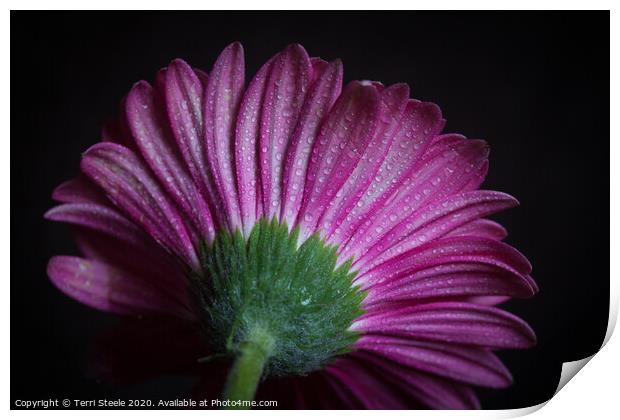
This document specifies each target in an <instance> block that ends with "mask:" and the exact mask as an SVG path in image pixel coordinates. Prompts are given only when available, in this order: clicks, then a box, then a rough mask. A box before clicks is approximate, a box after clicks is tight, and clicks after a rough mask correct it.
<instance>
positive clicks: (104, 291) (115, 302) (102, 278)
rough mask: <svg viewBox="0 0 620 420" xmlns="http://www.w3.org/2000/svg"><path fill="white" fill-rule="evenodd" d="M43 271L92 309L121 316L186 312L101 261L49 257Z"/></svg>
mask: <svg viewBox="0 0 620 420" xmlns="http://www.w3.org/2000/svg"><path fill="white" fill-rule="evenodd" d="M47 274H48V275H49V277H50V279H51V280H52V282H53V283H54V285H55V286H56V287H58V288H59V289H60V290H61V291H62V292H63V293H65V294H66V295H68V296H70V297H71V298H73V299H75V300H77V301H78V302H81V303H83V304H85V305H88V306H90V307H93V308H95V309H99V310H102V311H107V312H114V313H117V314H122V315H144V314H148V313H168V314H172V315H181V316H185V314H186V309H185V308H183V307H180V306H179V305H178V304H177V303H175V302H174V301H171V300H169V299H168V298H166V297H164V296H162V295H161V294H160V293H159V292H158V291H157V290H155V289H154V288H152V287H149V285H148V283H147V282H145V281H144V280H143V279H141V278H138V277H136V276H134V275H132V274H130V273H128V272H125V271H123V270H120V269H118V268H115V267H113V266H110V265H108V264H104V263H102V262H98V261H91V260H87V259H84V258H79V257H65V256H57V257H53V258H52V259H51V260H50V262H49V264H48V266H47Z"/></svg>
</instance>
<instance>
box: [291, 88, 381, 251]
mask: <svg viewBox="0 0 620 420" xmlns="http://www.w3.org/2000/svg"><path fill="white" fill-rule="evenodd" d="M378 118H379V93H378V91H377V89H376V87H374V85H372V84H371V83H369V82H351V83H349V85H347V87H346V88H345V90H344V92H343V93H342V95H340V98H338V100H337V101H336V104H335V105H334V107H333V108H332V110H331V111H330V113H329V115H328V117H327V119H326V121H325V122H324V123H323V125H322V127H321V133H320V135H319V138H318V139H317V142H316V144H315V145H314V148H313V150H312V155H311V158H310V164H309V166H308V172H307V174H306V185H305V188H304V196H303V201H302V207H301V210H300V212H299V217H298V221H299V222H300V223H301V224H302V232H301V239H304V238H305V237H307V236H308V235H310V234H311V233H312V232H313V231H314V230H315V228H316V223H317V221H318V220H319V218H320V216H321V215H322V214H323V211H324V210H325V208H326V207H327V205H328V204H329V202H330V200H332V199H333V197H334V196H335V195H336V193H337V192H338V190H339V189H340V187H341V186H342V185H343V184H344V182H345V181H346V180H347V178H348V177H349V176H350V175H351V173H352V172H353V170H354V169H355V166H356V165H357V163H358V162H359V160H360V159H361V157H362V156H363V155H364V152H365V150H366V148H367V147H368V144H369V143H370V140H371V139H372V136H373V135H374V132H375V128H376V126H377V121H378Z"/></svg>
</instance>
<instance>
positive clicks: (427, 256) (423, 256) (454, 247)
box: [356, 236, 532, 287]
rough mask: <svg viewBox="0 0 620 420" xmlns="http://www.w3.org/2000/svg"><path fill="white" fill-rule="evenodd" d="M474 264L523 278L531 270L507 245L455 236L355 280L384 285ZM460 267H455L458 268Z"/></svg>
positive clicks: (389, 261)
mask: <svg viewBox="0 0 620 420" xmlns="http://www.w3.org/2000/svg"><path fill="white" fill-rule="evenodd" d="M462 263H476V264H484V265H489V266H492V267H496V268H499V269H502V270H504V271H508V272H510V273H514V274H516V275H519V276H521V277H522V278H523V280H524V282H528V283H529V280H527V279H526V278H525V276H526V275H527V274H529V273H530V272H531V270H532V266H531V265H530V263H529V261H528V260H527V258H525V257H524V256H523V255H522V254H521V253H519V252H518V251H517V250H516V249H514V248H512V247H511V246H509V245H507V244H505V243H503V242H499V241H496V240H492V239H485V238H478V237H468V236H458V237H453V238H443V239H441V240H436V241H433V242H429V243H428V244H427V245H424V246H421V247H419V248H414V249H411V250H408V251H406V252H403V253H400V254H398V255H395V256H393V257H391V258H389V259H386V260H385V261H384V262H383V263H382V264H379V265H377V266H375V267H373V268H372V269H369V270H367V271H365V272H364V274H362V275H360V276H358V278H357V279H356V281H359V282H361V284H364V285H365V287H368V286H372V285H375V284H379V283H388V282H390V281H392V280H393V279H397V278H402V277H403V276H405V275H408V274H412V273H416V272H418V271H420V270H424V269H426V268H433V267H440V268H441V270H440V271H438V273H439V274H441V273H442V272H450V271H449V270H450V269H451V267H444V266H448V265H450V264H462ZM461 268H462V267H457V269H461Z"/></svg>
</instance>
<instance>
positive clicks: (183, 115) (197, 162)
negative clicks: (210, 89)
mask: <svg viewBox="0 0 620 420" xmlns="http://www.w3.org/2000/svg"><path fill="white" fill-rule="evenodd" d="M165 76H166V78H165V82H164V85H165V88H164V91H165V100H166V110H167V114H168V120H169V123H170V128H171V130H172V133H173V135H174V138H175V139H176V143H177V144H178V147H179V149H180V151H181V155H182V156H183V160H184V162H185V165H186V167H187V168H188V169H189V173H190V174H191V178H192V179H193V181H194V184H195V185H196V187H193V186H190V187H189V189H190V190H192V191H189V192H191V193H192V195H194V196H196V197H195V198H194V197H189V198H190V200H189V201H190V202H192V201H193V202H195V203H196V206H195V207H196V209H199V210H198V212H200V213H204V214H200V215H194V217H196V216H199V217H198V220H201V223H202V231H203V233H205V236H207V238H209V239H211V237H212V235H213V232H212V230H213V225H214V223H215V221H214V220H212V217H211V212H210V211H209V209H208V207H207V206H206V201H205V199H206V197H208V191H209V180H208V179H207V173H208V163H207V158H206V151H205V142H204V124H203V116H202V112H203V93H204V88H203V85H202V83H201V79H200V77H199V76H198V75H197V74H196V73H195V72H194V71H193V70H192V68H191V67H190V66H189V65H188V64H187V63H185V62H184V61H183V60H179V59H177V60H174V61H173V62H172V63H170V65H169V66H168V68H167V71H166V75H165ZM201 77H203V78H204V79H205V81H206V80H207V79H208V78H207V75H206V73H203V75H202V76H201ZM186 178H187V176H186V175H185V174H183V179H184V182H185V183H187V180H186ZM188 184H189V183H188ZM196 188H197V189H198V191H195V190H196ZM194 211H196V210H194ZM190 214H191V213H190ZM219 222H220V223H222V221H219Z"/></svg>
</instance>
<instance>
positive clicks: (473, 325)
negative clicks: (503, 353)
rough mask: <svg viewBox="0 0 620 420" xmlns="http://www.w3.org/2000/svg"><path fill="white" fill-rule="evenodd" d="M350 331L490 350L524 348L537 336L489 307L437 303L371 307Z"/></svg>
mask: <svg viewBox="0 0 620 420" xmlns="http://www.w3.org/2000/svg"><path fill="white" fill-rule="evenodd" d="M351 329H352V330H353V331H359V332H362V333H371V334H372V333H374V334H388V335H395V336H398V337H408V338H414V339H418V340H423V341H424V340H430V341H441V342H446V343H457V344H465V345H474V346H482V347H492V348H527V347H531V346H533V345H534V344H535V343H536V336H535V335H534V332H533V331H532V329H531V328H530V327H529V325H527V324H526V323H525V322H524V321H522V320H521V319H519V318H517V317H516V316H514V315H512V314H509V313H508V312H506V311H503V310H501V309H497V308H494V307H490V306H481V305H473V304H469V303H461V302H440V303H430V304H422V305H415V306H410V305H407V306H404V307H396V308H389V307H385V308H384V307H381V306H377V307H373V308H372V309H370V310H369V311H368V312H367V313H366V314H365V315H364V316H363V317H362V318H361V319H358V320H356V321H355V322H354V323H353V324H352V326H351Z"/></svg>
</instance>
